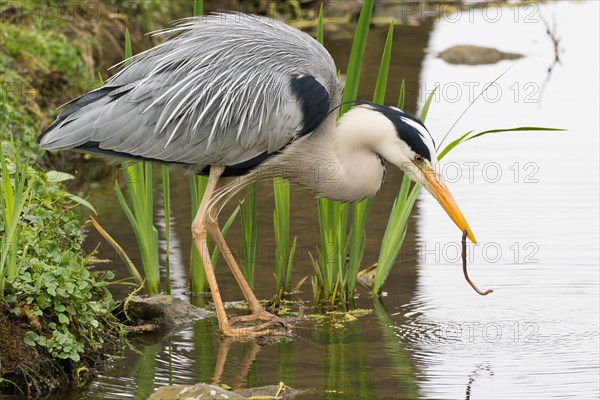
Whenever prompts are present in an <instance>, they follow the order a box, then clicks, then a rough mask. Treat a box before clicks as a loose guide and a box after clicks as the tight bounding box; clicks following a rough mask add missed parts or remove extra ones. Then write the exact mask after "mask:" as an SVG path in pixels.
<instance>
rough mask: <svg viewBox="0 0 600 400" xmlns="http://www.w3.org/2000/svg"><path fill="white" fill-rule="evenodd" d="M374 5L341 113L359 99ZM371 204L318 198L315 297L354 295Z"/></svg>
mask: <svg viewBox="0 0 600 400" xmlns="http://www.w3.org/2000/svg"><path fill="white" fill-rule="evenodd" d="M373 5H374V2H373V1H372V0H367V1H365V2H364V3H363V6H362V10H361V13H360V17H359V20H358V24H357V27H356V33H355V36H354V41H353V43H352V50H351V52H350V59H349V62H348V71H347V73H346V83H345V86H344V93H343V96H342V102H343V103H345V104H344V105H343V106H342V107H341V111H340V115H342V114H344V113H345V112H346V111H348V110H349V109H350V108H351V107H352V104H351V103H348V102H349V101H352V100H356V98H357V95H358V88H359V84H360V78H361V70H362V64H363V59H364V54H365V51H366V48H367V39H368V35H369V26H370V24H371V16H372V13H373ZM392 34H393V26H390V31H389V33H388V37H387V40H386V44H385V47H384V52H383V55H382V58H381V66H380V70H379V76H378V79H377V87H376V89H375V95H374V100H376V101H377V102H383V97H384V96H385V86H386V84H387V77H388V73H389V63H390V59H391V46H392ZM323 39H324V38H323V14H322V9H321V12H320V14H319V22H318V29H317V40H319V42H321V43H323ZM370 205H371V200H370V199H365V200H363V201H361V202H358V203H355V204H353V205H352V206H350V205H349V204H348V203H340V202H336V201H333V200H329V199H325V198H320V199H318V200H317V208H318V215H319V228H320V233H321V244H320V246H319V248H318V249H317V259H316V260H315V259H313V266H314V269H315V275H314V276H313V277H312V280H311V282H312V287H313V297H314V299H315V300H316V301H318V300H326V301H327V302H329V303H332V304H333V303H336V302H338V301H339V302H345V301H347V300H348V299H350V298H352V297H353V296H354V291H355V288H356V278H357V274H358V269H359V267H360V263H361V261H362V256H363V254H364V246H365V239H366V233H365V224H366V217H367V214H368V211H369V208H370ZM350 209H352V210H350ZM350 211H352V220H351V221H350V232H348V225H349V224H348V216H349V213H350Z"/></svg>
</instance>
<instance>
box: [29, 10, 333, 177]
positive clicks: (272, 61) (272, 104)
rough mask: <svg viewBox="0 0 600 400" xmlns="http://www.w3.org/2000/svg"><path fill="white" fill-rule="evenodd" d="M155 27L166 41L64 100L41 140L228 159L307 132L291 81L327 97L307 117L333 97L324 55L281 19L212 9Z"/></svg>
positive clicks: (164, 156)
mask: <svg viewBox="0 0 600 400" xmlns="http://www.w3.org/2000/svg"><path fill="white" fill-rule="evenodd" d="M155 35H158V36H161V37H164V38H165V39H166V40H165V41H164V42H162V43H161V44H159V45H158V46H156V47H154V48H152V49H150V50H147V51H145V52H143V53H140V54H139V55H137V56H134V57H133V59H132V63H131V64H130V65H129V66H127V67H125V68H124V69H122V70H121V71H120V72H119V73H117V74H116V75H115V76H113V77H112V78H111V79H109V80H108V81H107V82H106V83H105V85H104V86H103V87H101V88H100V89H96V90H95V91H92V92H90V93H88V94H86V95H84V96H82V97H80V98H78V99H76V100H74V101H72V102H71V103H69V104H68V106H69V107H68V108H67V109H66V111H65V112H63V113H62V114H60V115H59V117H58V118H57V120H56V121H55V122H54V123H53V124H52V125H51V126H50V127H49V128H48V129H47V130H46V131H45V132H43V133H42V135H41V136H40V143H41V145H42V147H43V148H45V149H49V150H50V149H68V148H77V147H82V148H86V147H89V144H90V143H93V145H94V146H97V147H98V149H99V150H102V151H108V152H111V151H112V152H116V153H120V154H128V155H132V156H135V157H139V158H146V159H154V160H162V161H166V162H179V163H186V164H194V165H200V166H203V165H210V164H221V165H234V164H239V163H243V162H245V161H247V160H249V159H252V158H254V157H256V156H259V155H260V154H263V153H265V152H268V153H272V152H275V151H277V150H279V149H281V148H282V147H284V146H285V145H286V144H287V143H289V142H290V141H291V140H293V138H294V137H296V136H297V135H299V134H304V133H306V132H302V130H303V126H304V125H307V121H306V120H305V117H306V115H305V114H306V109H303V107H302V104H301V103H302V102H301V101H300V100H301V99H299V98H298V93H297V92H295V91H294V87H293V85H292V84H291V82H292V81H293V80H295V79H298V78H302V77H307V76H308V77H312V78H314V79H312V82H314V84H315V85H319V86H322V88H324V89H325V90H326V91H325V92H324V95H323V96H328V98H327V99H320V103H323V100H327V103H326V104H325V107H326V109H325V110H324V111H325V112H319V113H317V114H315V113H312V115H313V116H315V115H316V116H317V117H318V118H320V119H324V118H325V117H326V115H327V113H328V112H329V111H330V110H331V109H333V108H334V107H335V106H337V105H339V102H340V98H341V87H340V84H339V82H338V79H337V70H336V67H335V64H334V62H333V60H332V58H331V56H330V55H329V53H328V52H327V51H326V50H325V49H324V48H323V47H322V46H321V45H320V44H319V43H318V42H316V41H315V40H314V39H312V38H311V37H310V36H308V35H307V34H305V33H303V32H300V31H299V30H297V29H295V28H293V27H290V26H288V25H285V24H283V23H280V22H276V21H273V20H269V19H266V18H262V17H255V16H248V15H244V14H217V15H212V16H209V17H203V18H202V17H199V18H189V19H185V20H182V21H181V22H180V23H179V24H177V25H176V26H174V27H173V28H171V29H167V30H164V31H159V32H157V33H155ZM317 93H323V92H322V91H321V92H318V91H317ZM322 105H323V104H321V106H322ZM317 122H318V121H317ZM313 123H314V121H313Z"/></svg>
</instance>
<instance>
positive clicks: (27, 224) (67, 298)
mask: <svg viewBox="0 0 600 400" xmlns="http://www.w3.org/2000/svg"><path fill="white" fill-rule="evenodd" d="M12 155H13V157H15V160H19V156H17V151H16V149H15V148H14V147H13V151H12ZM7 178H8V179H7ZM72 178H73V177H72V176H70V175H68V174H64V173H57V172H54V171H50V172H48V173H44V172H39V171H35V170H34V169H32V168H28V167H27V164H26V163H20V162H15V163H12V164H11V166H10V168H9V167H8V165H7V163H6V161H5V160H4V156H2V182H3V188H2V190H3V196H4V195H6V193H11V192H12V193H13V196H14V193H17V192H19V191H21V192H22V193H26V194H27V198H28V201H27V202H26V203H25V205H24V206H22V207H18V208H20V212H19V213H18V214H16V210H17V208H16V207H14V202H13V208H12V209H13V212H12V214H13V216H11V217H10V218H11V219H12V218H13V217H16V219H17V220H18V221H19V226H20V227H19V230H18V232H19V240H18V241H16V242H12V243H15V245H14V248H12V249H11V250H12V251H13V252H14V255H15V258H16V259H17V260H18V264H17V268H16V269H15V273H14V274H11V275H7V279H6V287H5V289H4V291H5V292H6V294H5V296H4V301H5V302H6V303H7V304H8V305H9V306H10V307H11V310H12V312H13V313H15V314H18V315H23V316H24V317H25V318H26V319H27V320H28V321H29V325H30V326H31V327H32V330H31V331H29V332H28V333H27V335H26V336H25V338H24V340H25V343H27V344H29V345H32V346H41V347H42V348H45V349H46V350H47V351H48V352H49V354H50V355H52V356H53V357H57V358H62V359H70V360H72V361H79V360H80V357H81V354H82V353H83V352H85V351H89V350H98V349H100V348H101V347H102V346H103V345H104V343H105V341H106V340H107V339H108V338H109V334H108V332H109V331H111V330H113V329H115V330H116V329H118V324H117V323H116V320H115V319H114V317H113V316H112V314H111V309H112V297H111V296H110V293H109V292H108V290H106V286H107V284H108V283H107V280H110V279H112V273H110V272H107V273H102V274H99V273H95V272H91V271H89V270H88V269H87V268H86V266H87V264H88V262H89V261H88V259H87V258H84V257H83V256H82V255H81V254H82V248H81V245H82V243H83V240H84V237H83V234H82V231H81V228H80V226H79V222H78V217H77V215H76V214H75V212H74V211H73V208H74V207H75V206H78V205H83V206H85V207H87V208H88V209H89V210H91V211H92V212H94V210H93V208H92V207H91V205H89V203H87V202H86V201H85V200H83V199H81V198H79V197H77V196H74V195H72V194H70V193H67V192H65V191H63V190H61V189H60V187H59V183H60V182H62V181H64V180H68V179H72ZM6 182H9V183H8V186H6V185H7V183H6ZM15 185H17V186H21V189H16V188H15ZM21 196H23V195H21ZM18 197H19V196H18V195H17V196H15V199H18ZM3 203H4V201H3ZM8 209H9V208H7V207H2V213H0V216H1V217H2V218H1V219H0V233H1V234H2V237H3V238H4V237H8V235H5V233H7V232H8V231H9V230H11V228H10V225H11V224H10V223H9V224H6V222H8V219H7V218H6V214H5V211H7V210H8ZM7 228H8V229H7ZM4 291H3V292H4ZM111 340H112V339H111Z"/></svg>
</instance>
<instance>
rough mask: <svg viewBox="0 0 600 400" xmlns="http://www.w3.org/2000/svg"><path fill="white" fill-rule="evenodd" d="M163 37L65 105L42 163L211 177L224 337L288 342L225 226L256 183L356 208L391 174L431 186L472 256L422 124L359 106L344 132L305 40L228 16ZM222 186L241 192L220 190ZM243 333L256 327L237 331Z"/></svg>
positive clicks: (203, 223) (336, 94)
mask: <svg viewBox="0 0 600 400" xmlns="http://www.w3.org/2000/svg"><path fill="white" fill-rule="evenodd" d="M155 35H157V36H159V37H161V38H162V39H163V41H162V42H161V43H160V44H158V45H157V46H155V47H153V48H151V49H149V50H147V51H145V52H142V53H140V54H138V55H136V56H134V57H133V58H132V60H131V63H130V64H129V65H127V66H125V67H123V68H122V69H121V70H120V71H119V72H118V73H117V74H115V75H114V76H113V77H111V78H110V79H108V80H107V81H106V82H105V83H104V85H103V86H102V87H100V88H98V89H96V90H93V91H91V92H89V93H87V94H84V95H83V96H81V97H79V98H77V99H74V100H72V101H71V102H69V103H67V107H66V109H65V110H64V111H63V112H62V113H61V114H60V115H59V116H58V117H57V119H56V120H55V121H54V122H53V123H52V124H51V125H50V126H49V127H48V128H47V129H46V130H45V131H44V132H42V133H41V135H40V136H39V139H38V140H39V142H40V144H41V146H42V148H44V149H46V150H65V149H76V150H81V151H86V152H92V153H100V154H103V155H108V156H116V157H125V158H129V159H139V160H149V161H158V162H162V163H169V164H178V165H181V166H184V167H185V168H187V169H189V170H190V171H192V172H193V173H196V174H205V175H208V186H207V188H206V192H205V195H204V198H203V199H202V202H201V204H200V207H199V210H198V212H197V215H196V217H195V219H194V221H193V223H192V234H193V238H194V242H195V244H196V246H197V248H198V250H199V252H200V255H201V258H202V261H203V264H204V268H205V271H206V275H207V277H208V282H209V285H210V290H211V294H212V298H213V302H214V306H215V310H216V315H217V318H218V322H219V329H220V332H221V333H222V334H224V335H226V336H245V335H249V336H257V335H264V334H273V335H279V334H285V332H281V331H278V330H275V329H268V327H270V326H273V325H276V324H277V323H281V321H280V320H279V319H278V318H277V317H276V316H274V315H272V314H270V313H268V312H267V311H266V310H265V309H264V308H263V307H262V305H261V304H260V303H259V301H258V300H257V298H256V296H255V295H254V294H253V292H252V290H251V289H250V287H249V286H248V283H247V282H246V280H245V279H244V276H243V274H242V272H241V271H240V269H239V267H238V265H237V263H236V260H235V259H234V257H233V256H232V252H231V251H230V250H229V248H228V246H227V243H226V242H225V240H224V239H223V237H222V235H221V232H220V230H219V226H218V220H217V217H218V214H219V211H220V208H221V207H222V204H223V203H224V202H226V201H227V200H228V199H229V198H231V197H232V196H233V195H234V194H235V193H236V192H237V191H239V190H240V189H241V188H242V187H244V186H245V185H247V184H248V183H250V182H254V181H258V180H261V179H266V178H271V177H273V176H282V177H284V178H289V179H292V180H294V181H296V182H298V183H299V184H300V185H302V186H304V187H306V188H308V189H311V190H313V191H314V192H316V193H317V195H319V196H325V197H328V198H331V199H334V200H340V201H346V202H351V201H357V200H361V199H364V198H366V197H371V196H374V195H375V194H377V192H378V191H379V189H380V187H381V184H382V181H383V178H384V174H385V165H386V163H390V164H393V165H395V166H397V167H399V168H400V169H401V170H402V171H404V172H405V173H406V174H408V176H410V178H411V179H412V180H414V181H415V182H418V183H420V184H421V185H423V186H424V187H425V189H427V190H428V191H429V192H430V193H431V194H432V195H433V196H434V197H435V198H436V199H437V200H438V201H439V203H440V204H441V206H442V207H443V208H444V210H445V211H446V212H447V213H448V215H449V216H450V218H451V219H452V220H453V221H454V222H455V223H456V225H457V226H458V227H459V228H460V230H461V231H463V230H466V231H467V232H468V236H469V239H470V240H471V241H473V242H475V238H474V236H473V233H472V232H471V229H470V228H469V225H468V224H467V222H466V220H465V218H464V216H463V214H462V212H461V211H460V209H459V208H458V206H457V204H456V202H455V201H454V199H453V197H452V195H451V194H450V192H449V191H448V188H447V187H446V185H445V184H444V181H443V180H442V179H441V177H440V175H439V174H438V173H437V172H436V165H437V155H436V149H435V144H434V141H433V138H432V136H431V135H430V133H429V131H428V130H427V128H426V127H425V126H424V125H423V123H422V122H421V121H420V120H419V119H418V118H416V117H414V116H412V115H410V114H409V113H407V112H404V111H402V110H400V109H398V108H394V107H384V106H380V105H376V104H372V103H369V102H358V103H357V105H355V106H354V107H353V108H352V109H351V110H350V111H348V112H347V113H346V114H345V115H344V116H343V117H342V118H341V119H340V120H339V123H338V122H337V115H336V114H337V113H336V112H335V111H336V110H337V108H338V107H339V106H340V103H341V94H342V85H341V83H340V81H339V80H338V74H337V69H336V66H335V64H334V62H333V59H332V58H331V56H330V54H329V53H328V52H327V50H325V48H324V47H323V46H321V44H319V43H318V42H317V41H316V40H314V39H313V38H312V37H310V36H309V35H307V34H306V33H303V32H301V31H299V30H297V29H295V28H293V27H291V26H289V25H286V24H284V23H282V22H277V21H274V20H270V19H267V18H263V17H256V16H248V15H244V14H239V13H238V14H235V13H234V14H215V15H211V16H208V17H199V18H189V19H185V20H182V21H180V22H179V23H178V24H176V25H174V26H173V27H171V28H169V29H166V30H163V31H158V32H156V33H155ZM332 165H333V166H334V168H335V171H334V173H333V174H332V169H331V166H332ZM319 172H322V173H319ZM228 176H235V177H237V178H236V179H232V180H230V181H229V182H225V178H226V177H228ZM207 235H210V237H211V238H212V239H213V240H214V242H215V243H216V244H217V246H218V247H219V248H220V250H221V254H222V255H223V257H224V258H225V261H226V262H227V265H228V266H229V268H230V269H231V272H232V274H233V276H234V277H235V279H236V281H237V283H238V285H239V286H240V288H241V290H242V292H243V294H244V296H245V298H246V300H247V301H248V304H249V308H250V311H251V314H250V315H248V316H243V317H238V318H237V319H236V320H233V319H229V318H228V316H227V314H226V313H225V309H224V307H223V302H222V299H221V296H220V294H219V288H218V286H217V281H216V279H215V274H214V272H213V268H212V266H211V262H210V256H209V253H208V247H207V242H206V239H207ZM239 321H261V322H260V323H257V324H256V325H254V326H250V327H248V326H247V325H244V326H242V327H236V326H235V323H237V322H239Z"/></svg>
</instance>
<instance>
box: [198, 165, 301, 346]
mask: <svg viewBox="0 0 600 400" xmlns="http://www.w3.org/2000/svg"><path fill="white" fill-rule="evenodd" d="M224 170H225V167H223V166H211V167H210V175H209V177H208V184H207V185H206V190H205V192H204V196H203V198H202V201H201V202H200V207H199V208H198V212H197V213H196V217H195V218H194V222H192V235H193V237H194V243H195V244H196V247H197V248H198V252H199V253H200V258H201V260H202V264H203V266H204V271H205V273H206V278H207V281H208V285H209V287H210V293H211V295H212V298H213V303H214V304H215V313H216V314H217V320H218V322H219V331H220V332H221V333H222V334H223V335H225V336H229V337H253V336H254V337H256V336H265V335H270V336H287V337H290V336H293V335H292V334H291V333H290V332H288V331H285V332H283V331H275V330H268V329H267V328H268V327H269V326H272V325H273V323H271V322H266V323H264V324H260V325H256V326H252V327H247V328H237V329H234V328H232V327H231V325H230V323H229V320H228V319H227V313H226V312H225V307H224V306H223V300H222V299H221V294H220V293H219V287H218V286H217V279H216V277H215V272H214V271H213V267H212V263H211V260H210V254H209V252H208V245H207V243H206V235H207V229H208V227H209V226H210V225H211V224H209V223H208V220H209V219H210V218H209V217H208V205H209V203H210V200H211V198H212V196H213V194H214V191H215V188H216V187H217V184H218V182H219V177H220V176H221V174H222V173H223V171H224Z"/></svg>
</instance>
